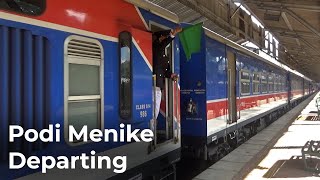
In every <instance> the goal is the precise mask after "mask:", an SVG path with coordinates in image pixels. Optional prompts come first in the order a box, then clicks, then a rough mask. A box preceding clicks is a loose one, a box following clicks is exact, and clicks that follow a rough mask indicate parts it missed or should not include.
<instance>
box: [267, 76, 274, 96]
mask: <svg viewBox="0 0 320 180" xmlns="http://www.w3.org/2000/svg"><path fill="white" fill-rule="evenodd" d="M268 86H269V93H272V92H274V75H273V74H270V75H269V76H268Z"/></svg>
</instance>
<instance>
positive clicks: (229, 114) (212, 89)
mask: <svg viewBox="0 0 320 180" xmlns="http://www.w3.org/2000/svg"><path fill="white" fill-rule="evenodd" d="M201 45H202V47H201V51H200V52H199V53H197V54H194V55H192V58H191V60H187V59H186V57H185V56H184V54H183V53H181V58H180V64H181V67H180V68H181V136H182V149H183V151H184V154H186V155H191V156H193V157H197V158H201V159H219V158H220V157H221V156H224V155H225V154H227V153H228V152H229V151H230V150H231V149H232V148H234V147H236V146H237V145H238V144H241V143H242V142H243V141H245V140H246V139H248V138H249V137H251V136H252V135H254V134H256V133H257V132H258V131H259V129H261V128H263V127H265V126H266V125H268V124H270V123H272V122H273V121H274V120H275V119H277V118H278V117H279V116H280V115H282V114H283V113H284V112H286V111H287V110H289V109H290V108H291V107H292V106H295V105H296V104H297V103H299V102H300V101H301V100H303V99H304V98H305V97H307V96H308V95H309V94H310V93H311V90H310V87H309V83H310V80H309V79H307V78H302V77H301V76H298V75H297V74H295V73H294V72H293V71H292V70H290V69H289V68H285V67H284V66H283V65H281V64H279V63H277V64H274V63H271V62H270V61H267V60H265V59H263V58H261V57H260V56H258V55H257V54H255V53H253V52H251V51H249V50H247V49H245V48H243V47H241V46H240V45H238V44H235V43H233V42H231V41H229V40H227V39H225V38H223V37H221V36H220V35H218V34H216V33H214V32H211V31H209V30H207V29H204V32H203V34H202V41H201ZM309 91H310V92H309Z"/></svg>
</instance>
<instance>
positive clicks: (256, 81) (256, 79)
mask: <svg viewBox="0 0 320 180" xmlns="http://www.w3.org/2000/svg"><path fill="white" fill-rule="evenodd" d="M259 87H260V74H259V73H253V77H252V92H253V93H254V94H258V93H259V92H260V89H259Z"/></svg>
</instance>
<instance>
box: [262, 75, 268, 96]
mask: <svg viewBox="0 0 320 180" xmlns="http://www.w3.org/2000/svg"><path fill="white" fill-rule="evenodd" d="M262 76H263V77H265V81H263V80H262ZM268 79H269V76H268V75H267V74H265V73H261V78H260V80H261V87H262V85H265V86H266V91H262V88H261V94H267V93H268V92H269V91H268V90H269V85H268Z"/></svg>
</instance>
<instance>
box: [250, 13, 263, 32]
mask: <svg viewBox="0 0 320 180" xmlns="http://www.w3.org/2000/svg"><path fill="white" fill-rule="evenodd" d="M251 20H252V22H253V23H255V24H256V25H258V26H260V27H262V28H263V29H264V26H263V25H262V24H261V23H260V21H259V20H258V19H257V18H256V17H254V16H252V15H251Z"/></svg>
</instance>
